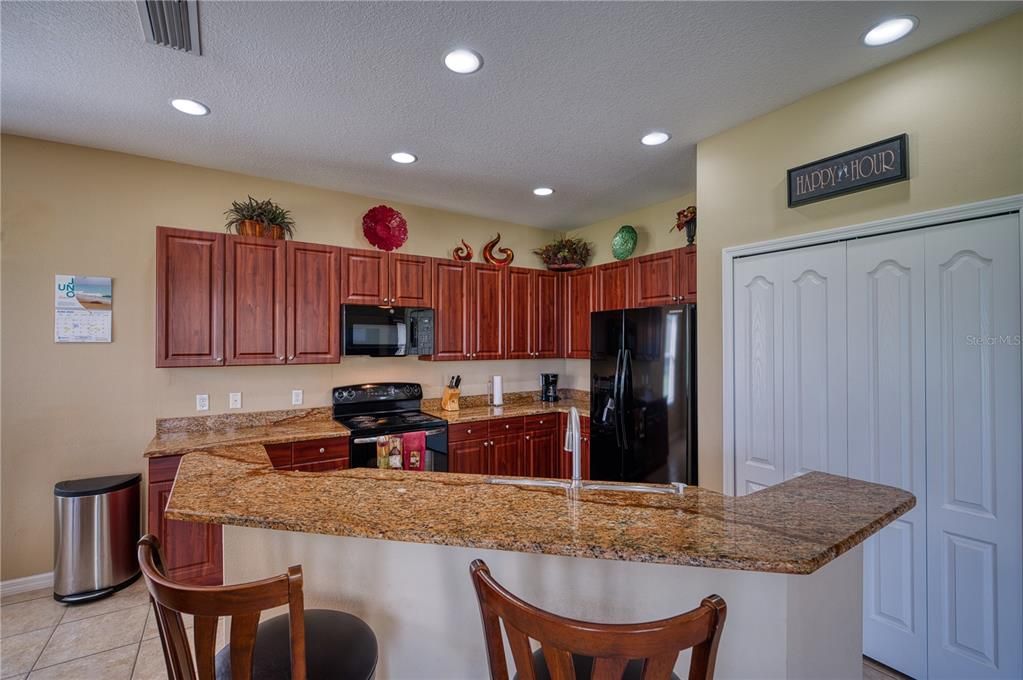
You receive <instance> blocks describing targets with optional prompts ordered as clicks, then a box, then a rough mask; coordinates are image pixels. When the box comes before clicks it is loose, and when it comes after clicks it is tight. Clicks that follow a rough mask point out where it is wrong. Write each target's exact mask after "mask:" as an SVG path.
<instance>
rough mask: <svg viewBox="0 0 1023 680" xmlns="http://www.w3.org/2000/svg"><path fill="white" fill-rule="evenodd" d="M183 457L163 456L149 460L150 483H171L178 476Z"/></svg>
mask: <svg viewBox="0 0 1023 680" xmlns="http://www.w3.org/2000/svg"><path fill="white" fill-rule="evenodd" d="M180 464H181V456H163V457H161V458H150V459H149V483H150V484H153V483H154V482H171V481H174V477H175V476H176V475H177V474H178V465H180Z"/></svg>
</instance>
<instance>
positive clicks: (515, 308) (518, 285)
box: [505, 267, 561, 359]
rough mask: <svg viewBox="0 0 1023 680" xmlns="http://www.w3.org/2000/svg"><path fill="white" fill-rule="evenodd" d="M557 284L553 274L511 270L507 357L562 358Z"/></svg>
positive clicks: (508, 287) (506, 332) (506, 341)
mask: <svg viewBox="0 0 1023 680" xmlns="http://www.w3.org/2000/svg"><path fill="white" fill-rule="evenodd" d="M558 281H559V278H558V275H557V274H556V273H554V272H545V271H540V270H538V269H524V268H522V267H509V268H508V275H507V283H506V285H507V296H506V297H507V303H506V308H505V347H506V355H505V358H507V359H550V358H555V357H558V356H560V336H561V332H560V330H561V329H560V326H559V324H558V310H559V307H560V304H559V303H560V299H559V294H560V286H559V285H558Z"/></svg>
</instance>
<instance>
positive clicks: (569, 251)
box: [533, 238, 592, 272]
mask: <svg viewBox="0 0 1023 680" xmlns="http://www.w3.org/2000/svg"><path fill="white" fill-rule="evenodd" d="M533 252H534V253H536V254H537V255H539V256H540V259H541V260H543V263H544V264H545V265H547V269H549V270H551V271H554V272H564V271H571V270H573V269H579V268H581V267H584V266H586V262H587V261H588V260H589V259H590V254H591V252H592V248H591V246H590V244H589V243H587V242H586V241H584V240H583V239H581V238H559V239H558V240H556V241H554V242H553V243H548V244H547V245H545V246H544V247H543V248H537V249H536V250H534V251H533Z"/></svg>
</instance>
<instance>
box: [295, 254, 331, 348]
mask: <svg viewBox="0 0 1023 680" xmlns="http://www.w3.org/2000/svg"><path fill="white" fill-rule="evenodd" d="M287 255H288V277H287V279H288V284H287V285H288V298H287V299H288V313H287V346H288V363H289V364H336V363H337V362H338V361H340V360H341V302H340V296H341V249H340V248H336V247H334V246H324V245H319V244H314V243H297V242H295V241H288V245H287Z"/></svg>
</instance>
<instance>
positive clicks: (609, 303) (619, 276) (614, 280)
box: [593, 260, 634, 312]
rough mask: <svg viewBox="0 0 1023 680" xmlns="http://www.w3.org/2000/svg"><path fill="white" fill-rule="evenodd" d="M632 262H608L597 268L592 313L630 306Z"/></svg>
mask: <svg viewBox="0 0 1023 680" xmlns="http://www.w3.org/2000/svg"><path fill="white" fill-rule="evenodd" d="M633 262H634V260H625V261H624V262H608V263H607V264H602V265H600V266H598V267H597V303H596V304H595V305H594V306H593V311H595V312H603V311H606V310H609V309H627V308H628V307H631V306H632V299H633V298H632V265H633Z"/></svg>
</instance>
